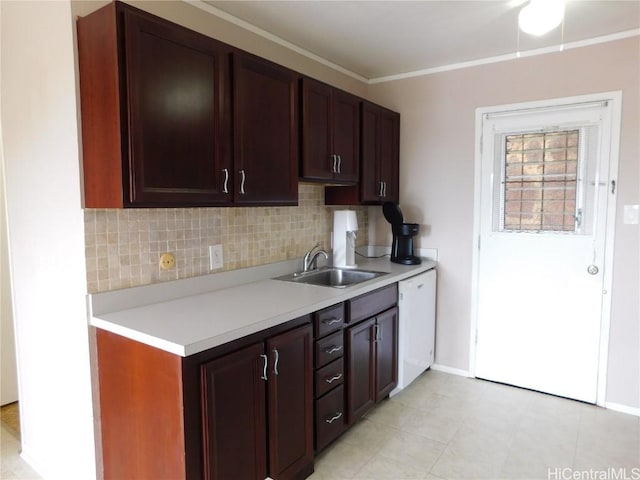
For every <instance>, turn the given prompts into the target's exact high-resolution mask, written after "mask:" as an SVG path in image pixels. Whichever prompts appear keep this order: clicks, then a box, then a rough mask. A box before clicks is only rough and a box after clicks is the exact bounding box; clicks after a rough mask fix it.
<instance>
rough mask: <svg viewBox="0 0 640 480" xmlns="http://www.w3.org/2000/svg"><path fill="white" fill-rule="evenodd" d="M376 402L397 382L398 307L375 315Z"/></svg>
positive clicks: (385, 395) (387, 393)
mask: <svg viewBox="0 0 640 480" xmlns="http://www.w3.org/2000/svg"><path fill="white" fill-rule="evenodd" d="M375 333H376V334H377V337H376V339H375V344H376V384H375V392H376V403H378V402H379V401H380V400H383V399H384V398H386V397H387V395H389V393H391V390H393V389H394V388H396V385H397V384H398V309H397V308H392V309H391V310H387V311H386V312H384V313H381V314H380V315H378V316H377V317H376V332H375Z"/></svg>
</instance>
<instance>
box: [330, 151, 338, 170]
mask: <svg viewBox="0 0 640 480" xmlns="http://www.w3.org/2000/svg"><path fill="white" fill-rule="evenodd" d="M331 160H332V161H333V165H332V166H331V173H336V165H337V162H338V156H337V155H331Z"/></svg>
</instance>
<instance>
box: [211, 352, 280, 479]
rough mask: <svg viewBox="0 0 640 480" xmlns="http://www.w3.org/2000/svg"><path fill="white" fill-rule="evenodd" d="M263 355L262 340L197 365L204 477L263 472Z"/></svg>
mask: <svg viewBox="0 0 640 480" xmlns="http://www.w3.org/2000/svg"><path fill="white" fill-rule="evenodd" d="M263 354H264V347H263V344H262V343H260V344H256V345H252V346H250V347H246V348H244V349H242V350H240V351H238V352H235V353H231V354H229V355H226V356H224V357H221V358H219V359H216V360H213V361H211V362H209V363H206V364H204V365H202V366H201V375H202V405H203V437H204V438H203V441H204V452H205V454H204V464H205V465H204V478H205V479H206V480H220V479H227V478H233V479H237V480H262V479H264V478H265V477H266V476H267V451H266V445H267V433H266V415H265V412H266V399H265V391H266V386H265V380H264V379H262V378H261V377H262V375H263V368H264V361H263V358H262V357H261V355H263ZM231 392H233V393H231Z"/></svg>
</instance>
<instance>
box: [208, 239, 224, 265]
mask: <svg viewBox="0 0 640 480" xmlns="http://www.w3.org/2000/svg"><path fill="white" fill-rule="evenodd" d="M223 266H224V261H223V258H222V245H221V244H218V245H209V269H210V270H215V269H217V268H222V267H223Z"/></svg>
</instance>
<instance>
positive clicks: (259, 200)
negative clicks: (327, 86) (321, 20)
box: [233, 53, 298, 205]
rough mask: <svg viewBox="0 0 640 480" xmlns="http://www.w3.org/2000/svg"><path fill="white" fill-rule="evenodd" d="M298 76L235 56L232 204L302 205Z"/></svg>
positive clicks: (269, 63)
mask: <svg viewBox="0 0 640 480" xmlns="http://www.w3.org/2000/svg"><path fill="white" fill-rule="evenodd" d="M297 79H298V77H297V74H296V73H295V72H293V71H291V70H287V69H286V68H284V67H281V66H279V65H276V64H274V63H271V62H268V61H266V60H263V59H260V58H258V57H254V56H252V55H249V54H245V53H234V55H233V106H234V112H233V113H234V115H233V118H234V120H233V134H234V147H235V148H234V169H235V175H234V177H235V178H234V183H235V188H234V201H235V202H236V203H238V204H253V205H297V203H298V82H297Z"/></svg>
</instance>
